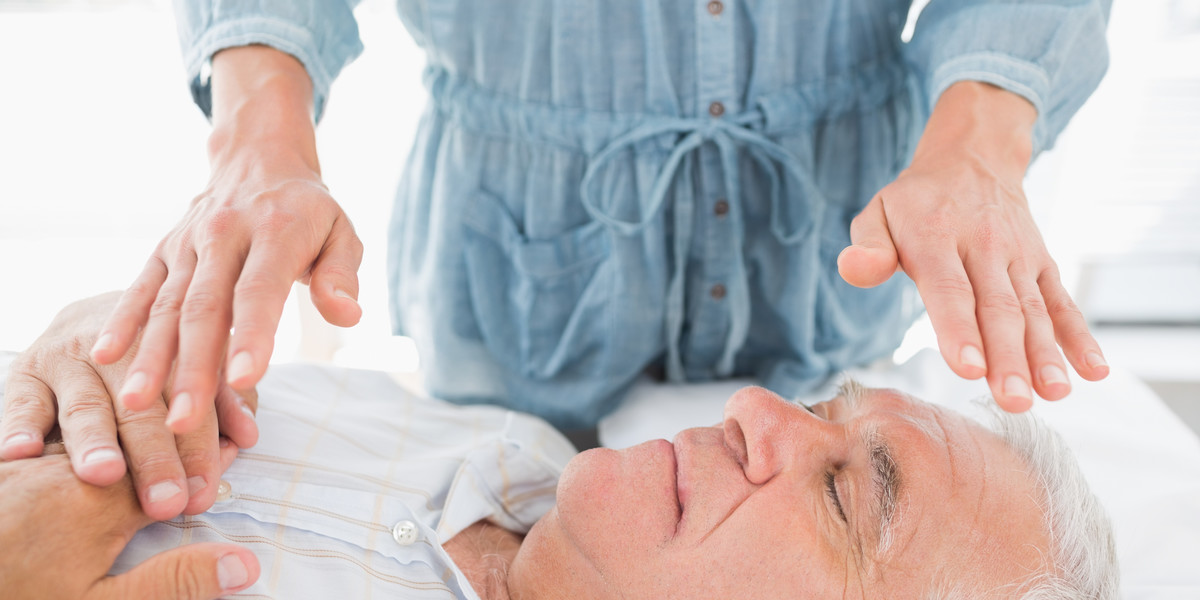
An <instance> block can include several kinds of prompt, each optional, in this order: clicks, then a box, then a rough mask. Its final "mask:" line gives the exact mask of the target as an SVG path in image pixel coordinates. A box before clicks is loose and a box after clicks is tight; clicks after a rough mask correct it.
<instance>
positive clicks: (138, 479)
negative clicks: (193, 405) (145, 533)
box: [116, 396, 188, 521]
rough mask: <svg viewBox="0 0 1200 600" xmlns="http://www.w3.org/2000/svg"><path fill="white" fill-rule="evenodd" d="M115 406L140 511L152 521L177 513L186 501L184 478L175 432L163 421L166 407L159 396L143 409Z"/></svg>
mask: <svg viewBox="0 0 1200 600" xmlns="http://www.w3.org/2000/svg"><path fill="white" fill-rule="evenodd" d="M116 410H117V430H118V431H119V432H120V435H121V440H122V441H123V442H124V444H125V453H126V454H127V455H128V458H129V471H130V473H131V475H132V476H133V485H134V488H136V489H137V495H138V501H139V502H140V503H141V505H142V512H144V513H146V516H148V517H150V518H151V519H154V520H155V521H162V520H165V519H170V518H173V517H175V516H177V515H178V514H179V513H181V512H183V509H184V507H185V506H186V504H187V501H188V496H187V494H185V493H184V490H186V489H187V483H186V480H187V478H186V476H185V475H184V470H183V463H182V462H181V461H180V459H179V450H178V448H177V447H176V444H175V436H174V435H173V434H172V433H171V431H170V430H169V429H167V426H166V424H165V423H164V421H165V420H166V417H167V407H166V404H165V403H164V402H163V400H162V397H161V396H160V397H159V400H158V401H156V402H154V403H153V404H152V405H151V406H150V407H149V408H146V409H142V410H132V409H129V408H128V407H122V406H120V405H118V406H117V409H116Z"/></svg>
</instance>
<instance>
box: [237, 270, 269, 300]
mask: <svg viewBox="0 0 1200 600" xmlns="http://www.w3.org/2000/svg"><path fill="white" fill-rule="evenodd" d="M276 285H277V284H276V282H275V281H274V280H273V279H272V278H271V276H270V275H269V274H267V273H263V272H261V271H259V272H253V273H246V274H245V275H244V276H243V277H242V278H241V279H239V280H238V282H237V286H236V287H235V289H234V295H235V296H236V297H237V298H239V299H246V300H250V301H252V302H256V301H265V300H266V299H269V298H271V297H273V296H274V295H275V289H276Z"/></svg>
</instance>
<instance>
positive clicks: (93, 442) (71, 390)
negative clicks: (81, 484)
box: [55, 363, 125, 486]
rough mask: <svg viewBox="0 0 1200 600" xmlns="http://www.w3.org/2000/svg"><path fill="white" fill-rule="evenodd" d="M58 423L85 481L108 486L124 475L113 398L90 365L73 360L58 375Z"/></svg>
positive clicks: (73, 459)
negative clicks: (73, 361)
mask: <svg viewBox="0 0 1200 600" xmlns="http://www.w3.org/2000/svg"><path fill="white" fill-rule="evenodd" d="M55 389H56V390H57V393H56V396H57V399H58V425H59V427H61V428H62V436H63V444H65V445H66V447H67V454H69V455H70V456H71V467H72V468H73V469H74V470H75V474H76V475H78V476H79V478H80V479H81V480H83V481H86V482H88V483H90V484H92V485H99V486H107V485H111V484H113V483H116V482H118V481H120V480H121V478H122V477H123V476H124V475H125V455H124V454H123V453H122V452H121V446H120V445H118V444H117V419H116V415H115V413H114V412H113V399H112V397H111V396H109V392H108V388H107V387H105V385H104V380H103V379H101V378H100V376H99V375H98V374H97V373H96V371H95V370H93V369H92V368H91V366H89V365H87V364H85V363H73V364H70V365H68V366H65V367H64V368H63V369H62V370H61V371H60V372H59V373H57V377H56V378H55Z"/></svg>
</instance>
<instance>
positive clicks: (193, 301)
mask: <svg viewBox="0 0 1200 600" xmlns="http://www.w3.org/2000/svg"><path fill="white" fill-rule="evenodd" d="M230 311H231V308H230V306H229V302H228V301H227V300H225V298H223V297H221V296H220V295H218V294H216V293H213V292H211V291H208V290H197V289H193V290H191V291H189V293H188V295H187V298H185V299H184V301H183V305H182V306H181V315H180V317H181V320H183V321H187V322H196V321H211V320H214V319H225V318H226V317H227V316H228V315H229V313H230Z"/></svg>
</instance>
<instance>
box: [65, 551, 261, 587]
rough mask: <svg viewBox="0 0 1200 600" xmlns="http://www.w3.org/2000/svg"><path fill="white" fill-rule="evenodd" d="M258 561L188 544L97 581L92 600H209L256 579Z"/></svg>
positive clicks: (250, 556) (243, 553) (239, 553)
mask: <svg viewBox="0 0 1200 600" xmlns="http://www.w3.org/2000/svg"><path fill="white" fill-rule="evenodd" d="M258 574H259V566H258V559H257V558H255V557H254V554H253V553H252V552H250V551H249V550H247V549H245V548H240V547H238V546H231V545H228V544H214V543H204V544H190V545H187V546H182V547H179V548H175V549H173V550H169V551H167V552H163V553H162V554H158V555H156V556H153V557H151V558H150V559H149V560H147V561H146V562H144V563H142V564H140V565H138V566H136V567H134V568H133V570H131V571H129V572H128V573H125V574H123V575H117V576H115V577H108V578H105V579H102V580H100V581H99V582H98V583H97V584H96V587H95V588H93V589H92V590H91V593H90V594H89V595H88V598H89V599H92V600H117V599H125V598H145V599H147V600H150V599H153V600H213V599H214V598H219V597H220V596H221V595H222V594H227V593H230V592H236V591H238V590H241V589H243V588H245V587H246V586H248V585H250V584H251V583H253V582H254V581H255V580H257V579H258Z"/></svg>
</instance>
